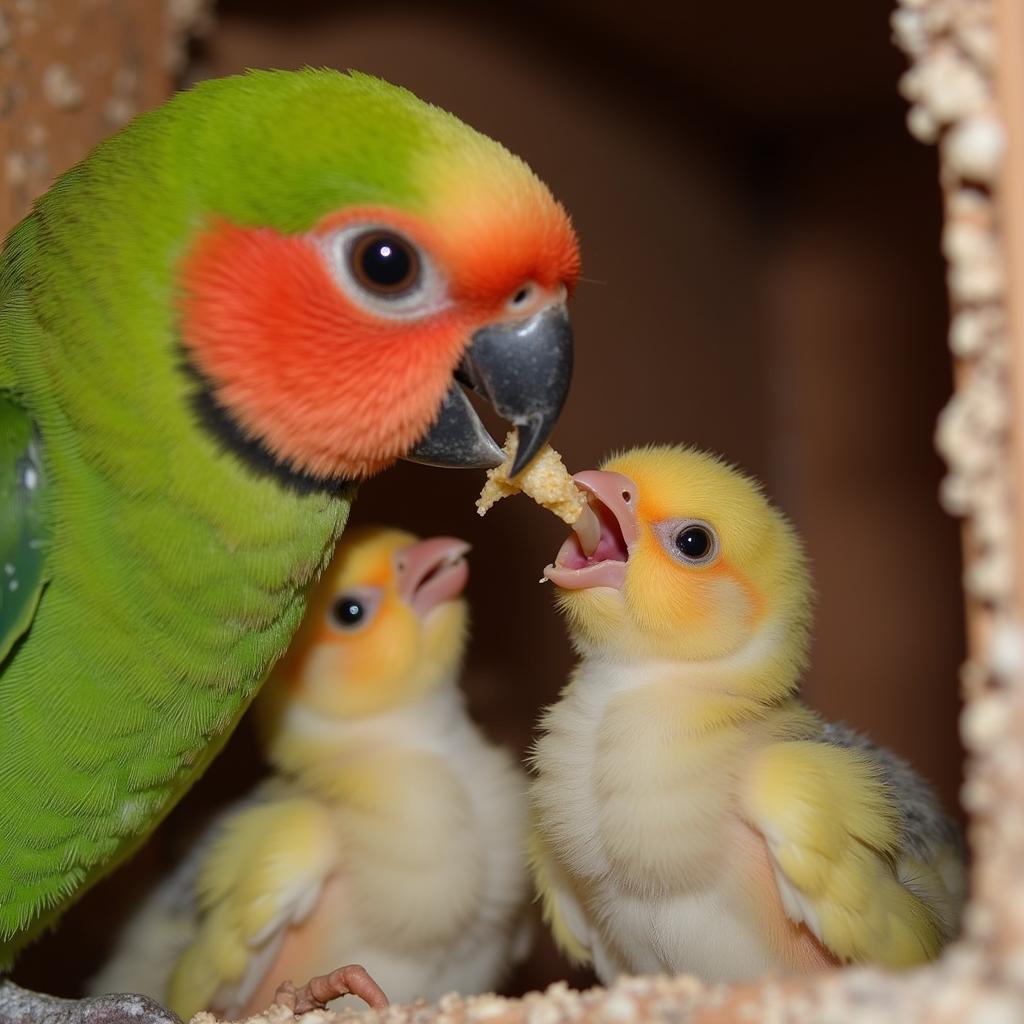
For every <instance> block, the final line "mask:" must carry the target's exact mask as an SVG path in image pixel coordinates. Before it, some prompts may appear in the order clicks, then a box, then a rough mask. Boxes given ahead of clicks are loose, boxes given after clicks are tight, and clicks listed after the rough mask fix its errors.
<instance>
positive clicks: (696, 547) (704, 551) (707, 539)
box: [676, 526, 714, 562]
mask: <svg viewBox="0 0 1024 1024" xmlns="http://www.w3.org/2000/svg"><path fill="white" fill-rule="evenodd" d="M713 546H714V540H713V539H712V537H711V533H710V531H709V530H708V529H707V528H706V527H704V526H687V527H686V528H685V529H682V530H680V531H679V533H678V534H676V547H677V548H678V549H679V553H680V554H681V555H682V556H683V557H684V558H688V559H690V560H691V561H694V562H699V561H700V560H701V559H702V558H706V557H707V556H708V555H709V554H710V552H711V549H712V547H713Z"/></svg>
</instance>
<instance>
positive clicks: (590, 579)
mask: <svg viewBox="0 0 1024 1024" xmlns="http://www.w3.org/2000/svg"><path fill="white" fill-rule="evenodd" d="M573 480H575V481H576V484H577V486H579V487H580V489H581V490H584V491H586V492H587V495H588V500H589V503H590V506H591V508H592V509H593V511H594V513H595V515H596V516H597V519H598V522H599V523H600V528H601V530H600V536H599V537H598V539H597V543H596V544H592V543H591V542H590V541H589V539H588V543H587V545H586V547H587V548H591V550H590V551H587V550H585V548H584V545H583V543H581V541H580V538H579V537H578V536H577V535H576V534H573V535H572V536H570V537H569V538H568V539H567V540H566V541H565V543H564V544H563V545H562V546H561V548H560V549H559V551H558V554H557V555H556V556H555V563H554V565H549V566H548V567H547V568H546V569H545V570H544V575H545V576H546V577H547V578H548V579H549V580H551V582H552V583H554V584H555V586H558V587H563V588H564V589H566V590H586V589H588V588H589V587H613V588H615V589H617V590H621V589H622V586H623V584H624V583H625V581H626V562H627V561H628V560H629V553H630V551H631V549H632V548H633V545H634V544H635V543H636V539H637V537H638V536H639V533H640V531H639V526H638V525H637V518H636V503H637V487H636V484H635V483H633V481H632V480H630V479H629V477H628V476H623V475H622V474H621V473H608V472H604V471H601V470H596V469H588V470H584V471H583V472H582V473H577V474H576V475H575V476H574V477H573Z"/></svg>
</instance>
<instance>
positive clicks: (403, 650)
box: [261, 527, 469, 720]
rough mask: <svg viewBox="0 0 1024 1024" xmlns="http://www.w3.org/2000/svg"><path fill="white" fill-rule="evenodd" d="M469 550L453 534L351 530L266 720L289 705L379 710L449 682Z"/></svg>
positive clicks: (284, 663) (290, 655) (274, 686)
mask: <svg viewBox="0 0 1024 1024" xmlns="http://www.w3.org/2000/svg"><path fill="white" fill-rule="evenodd" d="M468 550H469V545H468V544H466V543H465V542H464V541H461V540H457V539H455V538H451V537H434V538H431V539H429V540H423V541H419V540H417V538H416V537H414V536H413V535H412V534H408V533H404V532H402V531H399V530H392V529H383V528H379V527H373V528H370V527H364V528H362V529H358V528H357V529H353V530H349V531H347V532H346V533H345V536H344V538H343V540H342V542H341V543H340V545H339V547H338V550H337V552H336V554H335V556H334V559H333V561H332V562H331V564H330V565H329V566H328V568H327V570H326V572H325V573H324V576H323V578H322V579H321V581H320V583H319V584H318V587H317V589H316V591H315V592H314V594H313V596H312V598H311V600H310V603H309V609H308V612H307V615H306V618H305V620H304V622H303V625H302V626H301V627H300V628H299V631H298V632H297V633H296V635H295V637H294V639H293V640H292V643H291V646H290V647H289V648H288V651H287V653H286V654H285V656H284V657H283V658H282V659H281V661H280V662H279V663H278V664H277V666H276V667H275V669H274V672H273V673H272V675H271V678H270V679H269V680H268V682H267V685H266V687H265V688H264V695H265V696H266V701H264V695H261V702H262V703H264V710H263V717H264V718H265V719H266V718H269V719H270V720H274V719H275V718H276V717H277V716H278V715H279V714H280V713H281V709H282V708H283V707H285V706H287V707H289V708H295V707H299V708H303V707H304V708H306V709H308V710H309V711H310V712H312V713H313V715H314V716H316V717H320V718H323V719H326V720H331V719H336V720H342V719H352V718H359V717H363V716H368V715H375V714H380V713H382V712H386V711H387V710H388V709H389V708H392V707H397V706H399V705H402V704H408V703H410V702H412V701H414V700H415V699H417V697H419V696H425V695H426V694H427V693H429V692H430V691H431V690H432V689H434V688H435V687H437V686H438V685H440V684H442V683H443V682H445V681H446V680H450V679H452V678H453V677H454V674H455V672H456V670H457V668H458V665H459V662H460V660H461V657H462V651H463V647H464V640H465V633H466V625H467V609H466V602H465V600H463V599H462V597H461V594H462V591H463V588H464V587H465V584H466V580H467V579H468V576H469V569H468V567H467V564H466V561H465V557H464V556H465V554H466V552H467V551H468ZM275 694H276V697H275ZM289 713H290V712H289Z"/></svg>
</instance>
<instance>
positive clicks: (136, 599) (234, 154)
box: [0, 69, 579, 991]
mask: <svg viewBox="0 0 1024 1024" xmlns="http://www.w3.org/2000/svg"><path fill="white" fill-rule="evenodd" d="M578 271H579V253H578V247H577V242H576V238H575V235H574V233H573V229H572V226H571V224H570V221H569V218H568V216H567V215H566V213H565V211H564V210H563V208H562V207H561V206H560V205H559V204H558V203H557V202H556V201H555V200H554V199H553V198H552V196H551V194H550V192H549V191H548V189H547V187H546V186H545V185H544V184H543V183H542V182H541V181H540V180H539V179H538V178H537V177H536V176H535V175H534V174H533V173H532V172H531V171H530V170H529V168H528V167H527V166H526V165H525V164H524V163H523V162H522V161H521V160H519V159H518V158H517V157H515V156H513V155H511V154H510V153H509V152H507V151H506V150H505V149H504V148H502V147H501V146H500V145H498V144H497V143H495V142H493V141H491V140H490V139H487V138H485V137H484V136H482V135H480V134H478V133H476V132H475V131H473V130H472V129H470V128H468V127H466V126H465V125H464V124H462V123H461V122H460V121H458V120H457V119H456V118H454V117H453V116H452V115H450V114H448V113H446V112H445V111H443V110H440V109H438V108H436V107H433V106H430V105H429V104H426V103H424V102H422V101H420V100H418V99H417V98H416V97H414V96H413V95H411V94H410V93H409V92H407V91H405V90H403V89H400V88H397V87H395V86H392V85H389V84H387V83H385V82H382V81H380V80H378V79H375V78H371V77H368V76H366V75H362V74H356V73H348V74H342V73H339V72H335V71H329V70H310V69H307V70H303V71H297V72H282V71H274V72H266V71H260V72H250V73H248V74H245V75H242V76H237V77H231V78H224V79H217V80H213V81H208V82H204V83H202V84H200V85H198V86H196V87H195V88H193V89H191V90H189V91H187V92H184V93H181V94H179V95H177V96H175V97H174V98H172V99H171V100H170V101H168V102H167V103H166V104H165V105H163V106H162V107H159V108H158V109H156V110H154V111H152V112H150V113H147V114H145V115H143V116H141V117H139V118H137V119H136V120H135V121H133V122H132V123H131V124H129V125H128V126H127V127H126V128H125V129H124V130H122V131H121V132H119V133H118V134H117V135H115V136H114V137H112V138H110V139H108V140H107V141H106V142H104V143H102V144H101V145H99V146H98V147H97V148H96V149H95V150H94V151H93V152H92V154H91V155H90V156H89V157H88V158H87V159H86V160H84V161H83V162H82V163H80V164H78V165H77V166H76V167H74V168H72V169H71V170H70V171H68V172H67V173H66V174H64V175H63V176H62V177H60V178H59V179H57V181H56V182H55V184H54V185H53V187H52V188H51V189H50V190H49V191H48V192H47V193H46V194H45V195H44V196H42V197H41V198H40V199H39V200H38V201H37V203H36V204H35V207H34V209H33V211H32V212H31V214H30V215H29V216H28V217H27V218H26V219H25V220H23V221H22V222H21V223H20V224H19V225H18V226H17V227H16V228H15V229H14V230H13V231H12V232H11V234H10V235H9V236H8V238H7V240H6V243H5V246H4V249H3V252H2V257H0V967H2V968H7V967H9V966H10V965H11V964H12V962H13V960H14V957H15V955H16V953H17V952H18V950H19V949H20V948H21V947H22V946H23V945H24V944H25V943H26V942H27V941H28V940H30V939H31V938H32V937H33V936H35V935H37V934H38V933H39V932H40V931H41V930H42V929H43V928H45V927H46V926H47V925H48V924H49V923H51V922H53V921H54V920H55V919H56V917H57V916H58V915H59V914H60V912H61V910H62V909H63V908H65V907H66V906H67V904H68V902H69V901H71V900H72V899H73V898H75V897H76V896H77V895H79V894H80V893H81V892H82V891H83V890H84V889H86V888H87V887H88V886H89V885H90V884H91V883H93V882H94V881H96V879H98V878H99V877H100V876H102V875H103V874H105V873H106V872H108V871H109V870H110V869H111V868H112V867H113V866H114V865H115V864H116V863H117V862H118V861H120V860H121V859H123V858H124V857H125V856H126V855H127V854H129V853H130V852H131V851H132V850H134V849H135V848H137V847H138V846H139V845H140V843H141V842H142V841H143V840H144V839H145V837H146V836H147V835H148V834H149V833H150V832H151V831H152V829H153V828H154V827H155V825H156V824H157V823H158V822H159V821H160V819H161V817H162V816H163V815H165V814H166V813H167V811H168V810H169V809H170V808H171V807H172V806H173V805H174V803H175V802H176V801H177V800H178V799H179V798H180V797H181V795H182V794H183V792H184V791H185V790H186V788H187V787H188V786H189V784H190V783H191V782H193V781H194V780H195V778H196V777H197V776H198V775H199V774H200V773H201V772H202V771H203V769H204V767H205V766H206V765H207V764H208V763H209V762H210V760H211V758H212V757H213V756H214V754H215V753H216V752H217V750H218V749H219V748H220V746H221V745H222V744H223V742H224V740H225V738H226V737H227V735H228V734H229V733H230V732H231V729H232V727H233V726H234V725H235V723H236V722H237V721H238V718H239V716H240V715H241V714H242V712H243V711H244V710H245V708H246V706H247V705H248V703H249V702H250V699H251V698H252V697H253V696H254V694H255V692H256V691H257V689H258V687H259V685H260V683H261V682H262V681H263V679H264V677H265V676H266V675H267V673H268V671H269V670H270V668H271V667H272V665H273V664H274V662H275V660H276V659H277V658H278V657H279V656H280V655H281V654H282V653H283V652H284V650H285V648H286V646H287V644H288V641H289V639H290V637H291V635H292V632H293V631H294V630H295V628H296V627H297V626H298V624H299V621H300V619H301V617H302V614H303V610H304V608H305V604H306V597H307V593H308V591H309V589H310V587H311V586H312V584H313V583H314V582H315V581H316V579H317V577H318V576H319V574H320V572H321V570H322V569H323V568H324V566H325V565H326V564H327V562H328V560H329V559H330V556H331V553H332V551H333V548H334V545H335V542H336V541H337V539H338V536H339V534H340V533H341V531H342V529H343V527H344V525H345V520H346V517H347V515H348V510H349V503H350V500H351V498H352V495H353V490H354V487H353V484H354V482H355V481H357V480H359V479H362V478H365V477H367V476H370V475H372V474H374V473H376V472H378V471H380V470H382V469H384V468H386V467H387V466H389V465H390V464H391V463H393V462H394V461H395V460H396V459H398V458H403V457H407V458H412V459H414V460H418V461H422V462H427V463H430V464H433V465H441V466H444V465H450V466H464V467H483V466H491V465H496V464H497V463H498V462H500V461H501V458H502V456H501V453H500V451H499V449H498V447H497V445H496V444H495V443H494V441H493V440H492V439H491V437H490V436H489V435H488V433H487V432H486V430H485V429H484V428H483V426H482V424H481V423H480V421H479V419H478V418H477V417H476V415H475V413H474V412H473V409H472V406H471V405H470V403H469V401H468V399H467V397H466V394H465V392H464V391H463V390H462V387H461V385H466V386H468V387H470V388H472V389H473V390H475V391H477V392H478V393H479V394H481V395H482V396H484V397H485V398H486V399H487V400H488V401H489V402H490V403H491V404H492V405H493V406H494V407H495V409H496V410H497V411H498V412H499V414H501V415H502V416H503V417H504V418H506V419H508V420H510V421H511V422H513V423H514V424H516V426H517V429H518V432H519V439H520V444H519V458H518V465H519V466H522V465H525V463H526V462H527V461H528V460H529V459H530V458H531V457H532V455H533V454H534V453H536V451H537V450H538V449H539V448H540V446H541V445H542V444H543V443H544V441H545V440H546V438H547V436H548V435H549V433H550V431H551V429H552V426H553V424H554V422H555V420H556V419H557V417H558V414H559V412H560V410H561V407H562V403H563V402H564V400H565V396H566V392H567V390H568V384H569V377H570V373H571V362H572V337H571V331H570V328H569V321H568V317H567V314H566V299H567V297H568V295H569V294H570V293H571V291H572V289H573V286H574V285H575V282H576V279H577V276H578ZM422 500H423V501H427V500H429V496H427V495H424V496H423V497H422ZM19 991H20V990H19Z"/></svg>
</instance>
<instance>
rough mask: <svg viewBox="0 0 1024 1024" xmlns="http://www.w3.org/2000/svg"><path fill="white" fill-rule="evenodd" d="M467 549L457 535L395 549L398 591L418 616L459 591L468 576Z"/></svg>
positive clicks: (421, 615) (451, 598) (466, 545)
mask: <svg viewBox="0 0 1024 1024" xmlns="http://www.w3.org/2000/svg"><path fill="white" fill-rule="evenodd" d="M468 551H469V545H468V544H467V543H466V542H465V541H464V540H459V539H458V538H457V537H431V538H430V539H429V540H421V541H419V542H418V543H416V544H410V545H409V547H407V548H400V549H399V550H398V551H396V552H395V556H394V559H395V571H396V572H397V574H398V593H399V595H400V596H401V598H402V600H403V601H405V603H406V604H408V605H409V607H410V608H412V610H413V611H414V612H415V613H416V615H417V616H419V618H420V619H424V618H426V616H427V615H428V613H430V612H431V611H433V610H434V609H435V608H436V607H437V606H438V605H439V604H443V603H444V602H445V601H453V600H454V599H455V598H457V597H458V596H459V595H460V594H461V593H462V591H463V589H464V588H465V586H466V581H467V580H468V579H469V565H468V564H467V563H466V553H467V552H468Z"/></svg>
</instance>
